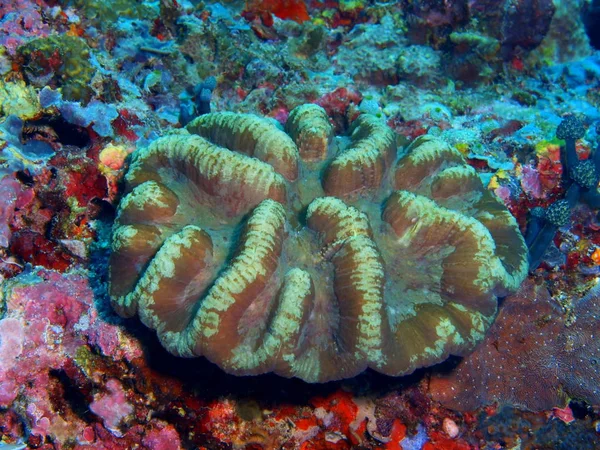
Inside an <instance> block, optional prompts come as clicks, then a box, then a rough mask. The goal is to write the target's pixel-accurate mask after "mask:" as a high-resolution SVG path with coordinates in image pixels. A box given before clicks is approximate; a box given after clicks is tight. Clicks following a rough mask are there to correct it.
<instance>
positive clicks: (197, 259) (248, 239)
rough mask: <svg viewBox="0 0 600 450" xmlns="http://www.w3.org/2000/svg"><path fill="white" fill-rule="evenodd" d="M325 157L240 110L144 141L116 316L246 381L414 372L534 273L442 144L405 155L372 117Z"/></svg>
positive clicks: (118, 230) (489, 200) (430, 143)
mask: <svg viewBox="0 0 600 450" xmlns="http://www.w3.org/2000/svg"><path fill="white" fill-rule="evenodd" d="M314 111H316V110H314ZM316 114H317V116H319V117H321V116H322V114H321V113H320V112H318V113H316ZM308 116H310V117H312V116H311V115H308ZM308 116H307V117H308ZM297 119H298V118H297V116H296V114H293V115H292V117H291V118H290V120H291V121H292V122H291V123H290V125H289V126H288V129H289V130H291V132H292V134H293V135H294V136H295V137H296V138H297V139H298V136H300V135H302V133H297V132H296V131H293V130H303V129H307V128H306V127H304V126H303V125H302V124H300V125H298V124H294V125H292V124H293V123H294V121H295V120H297ZM319 120H321V119H319ZM309 128H310V127H309ZM323 130H324V131H325V133H324V134H323V136H325V135H326V134H328V130H327V129H326V127H324V128H323ZM195 133H198V134H201V135H202V136H204V137H200V136H198V135H197V134H195ZM299 142H303V139H300V140H299ZM300 145H301V147H302V143H301V144H300ZM320 145H324V144H323V142H321V144H320ZM225 147H227V148H225ZM322 152H323V150H318V151H312V150H308V149H307V150H306V151H304V150H303V151H300V152H298V150H297V148H296V145H295V144H294V142H293V141H292V140H291V139H290V138H289V137H288V136H287V135H286V134H285V133H284V132H283V131H281V130H279V129H278V128H277V127H276V126H275V125H274V124H273V123H272V122H269V121H265V120H264V119H261V118H259V117H256V116H251V115H242V114H232V113H212V114H207V115H203V116H201V117H199V118H197V119H196V120H195V121H193V122H192V123H190V124H189V125H188V127H187V130H182V131H179V132H177V133H174V134H172V135H170V136H166V137H163V138H160V139H158V140H157V141H155V142H154V143H152V144H151V145H150V146H149V147H147V148H145V149H141V150H139V151H137V152H136V153H135V154H134V159H133V162H132V164H131V167H130V170H129V172H128V174H127V176H126V196H125V197H124V198H123V200H122V202H121V204H120V207H119V211H118V215H117V219H116V223H115V225H114V231H113V241H112V248H113V253H112V256H111V262H110V281H111V286H110V294H111V299H112V304H113V306H114V308H115V309H116V311H117V312H118V313H119V314H120V315H122V316H127V317H130V316H133V315H135V314H138V315H139V317H140V319H141V320H142V322H144V323H145V324H146V325H147V326H148V327H150V328H152V329H155V330H156V331H157V334H158V337H159V339H160V340H161V342H162V344H163V345H164V346H165V347H166V348H167V349H168V350H169V351H170V352H172V353H174V354H176V355H180V356H200V355H203V356H206V357H207V358H208V359H209V360H211V361H212V362H214V363H216V364H217V365H219V366H220V367H221V368H223V369H224V370H225V371H227V372H230V373H233V374H238V375H249V374H259V373H265V372H271V371H272V372H275V373H277V374H279V375H282V376H285V377H299V378H301V379H303V380H306V381H309V382H324V381H327V380H332V379H340V378H347V377H352V376H354V375H356V374H358V373H360V372H362V371H363V370H365V369H366V368H368V367H371V368H373V369H375V370H377V371H379V372H383V373H385V374H389V375H401V374H405V373H409V372H412V371H414V370H415V369H417V368H419V367H423V366H428V365H431V364H435V363H437V362H440V361H442V360H444V359H445V358H446V357H447V356H448V355H449V354H458V355H463V354H465V353H466V352H468V351H470V350H471V348H472V347H473V346H474V344H475V343H476V342H478V341H479V340H481V339H482V338H483V335H484V333H485V331H486V329H487V327H488V326H489V325H490V323H491V322H492V320H493V318H494V316H495V314H496V306H497V302H496V296H498V295H504V294H506V293H507V292H509V291H511V290H515V289H516V288H517V287H518V286H519V284H520V283H521V281H522V280H523V278H524V277H525V275H526V273H527V257H526V255H527V251H526V247H525V244H524V241H523V238H522V237H521V235H520V233H519V231H518V228H517V224H516V222H515V220H514V219H513V218H512V216H511V215H510V214H509V213H508V211H507V210H506V209H505V208H504V207H503V205H502V204H501V203H500V202H499V201H498V200H497V199H496V198H495V197H494V196H493V195H492V194H490V193H489V192H488V191H487V190H486V189H485V188H484V187H483V185H482V183H481V181H480V180H479V178H478V176H477V174H476V173H475V171H474V170H473V169H471V168H470V167H469V166H467V165H466V164H465V162H464V160H463V159H462V157H461V155H460V153H458V151H456V150H454V149H452V148H451V147H449V146H448V145H446V144H444V143H442V142H441V141H439V140H436V139H431V138H421V139H419V140H417V141H416V142H415V143H413V144H412V145H411V147H410V148H409V149H408V150H407V152H406V154H405V155H404V156H403V157H402V158H400V160H399V161H398V162H397V163H396V164H395V160H396V144H395V136H394V134H393V132H392V131H391V130H390V129H389V128H387V126H385V125H384V124H383V123H381V122H379V121H378V120H377V119H376V118H375V117H373V116H369V115H363V116H361V117H359V119H357V120H356V121H355V123H354V131H353V133H352V136H351V139H350V143H349V144H348V146H347V148H342V149H340V151H339V153H338V155H337V156H336V157H333V158H328V159H324V160H322V161H314V160H313V155H322V154H323V153H322ZM304 157H306V158H307V159H308V160H309V161H304V160H303V158H304ZM297 173H299V174H300V175H301V178H298V179H297V176H296V174H297Z"/></svg>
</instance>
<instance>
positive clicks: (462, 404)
mask: <svg viewBox="0 0 600 450" xmlns="http://www.w3.org/2000/svg"><path fill="white" fill-rule="evenodd" d="M572 317H573V318H574V321H573V320H572V319H569V318H568V316H566V315H565V313H564V312H563V310H562V309H561V308H560V306H559V304H558V302H556V301H555V300H553V299H552V298H551V297H550V294H549V292H548V289H547V288H546V286H545V284H544V283H539V282H536V280H533V279H529V280H527V281H526V282H525V283H524V284H523V286H522V287H521V289H520V290H519V291H518V292H517V293H516V294H514V295H511V296H509V297H507V298H505V299H504V301H503V304H502V308H501V309H500V313H499V315H498V318H497V319H496V322H495V323H494V324H493V325H492V327H491V328H490V330H489V332H488V335H487V336H486V337H485V339H484V341H483V342H482V343H481V344H480V345H479V347H477V349H476V350H475V351H474V352H473V353H472V354H471V355H469V356H467V357H466V358H465V359H464V360H462V361H461V362H460V363H459V364H458V366H457V367H456V368H455V369H454V370H453V371H452V372H450V373H448V374H438V375H433V376H432V379H431V381H430V386H429V390H430V392H431V395H432V396H433V398H434V399H435V400H437V401H440V402H441V403H442V404H444V405H445V406H447V407H450V408H454V409H457V410H459V411H467V410H474V409H476V408H479V407H482V406H486V405H490V404H492V403H498V404H500V405H513V406H518V407H521V408H526V409H529V410H533V411H541V410H549V409H551V408H553V407H561V408H562V407H564V406H565V405H566V404H568V402H569V399H572V398H577V399H581V400H584V401H585V402H588V403H590V404H599V403H600V388H599V386H600V368H599V364H598V361H599V358H600V350H599V346H598V338H599V337H600V336H599V335H598V332H597V327H598V320H599V318H600V296H599V295H598V289H597V288H593V289H592V291H590V292H589V293H588V294H587V295H586V296H584V297H582V298H580V299H577V300H575V301H574V310H573V311H572Z"/></svg>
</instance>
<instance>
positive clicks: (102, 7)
mask: <svg viewBox="0 0 600 450" xmlns="http://www.w3.org/2000/svg"><path fill="white" fill-rule="evenodd" d="M61 3H62V4H63V5H65V6H66V5H68V6H74V7H75V8H76V9H77V10H78V11H81V14H82V16H83V17H85V18H86V20H88V21H90V22H92V23H93V24H94V25H96V26H97V27H99V28H100V29H103V30H105V29H106V28H108V27H109V26H111V25H113V24H114V23H115V22H116V21H117V20H118V19H119V18H129V19H143V20H150V19H155V18H157V17H158V10H157V8H153V7H152V6H151V5H149V4H148V2H144V1H139V0H112V1H108V2H107V1H102V0H99V1H89V0H68V1H67V0H63V1H61Z"/></svg>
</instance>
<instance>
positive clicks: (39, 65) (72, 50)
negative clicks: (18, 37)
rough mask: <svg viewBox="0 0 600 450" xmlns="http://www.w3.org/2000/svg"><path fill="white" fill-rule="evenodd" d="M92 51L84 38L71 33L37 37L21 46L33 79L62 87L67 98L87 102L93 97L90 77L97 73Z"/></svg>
mask: <svg viewBox="0 0 600 450" xmlns="http://www.w3.org/2000/svg"><path fill="white" fill-rule="evenodd" d="M90 53H91V49H90V48H89V46H88V45H87V44H86V42H85V41H84V40H83V39H81V38H79V37H76V36H68V35H61V36H49V37H46V38H38V39H34V40H33V41H31V42H28V43H27V44H25V45H22V46H20V47H19V48H18V50H17V56H18V58H19V59H20V65H21V66H22V67H23V69H24V75H25V78H26V79H27V81H28V82H29V83H31V84H33V85H34V86H38V87H43V86H52V87H61V88H62V89H61V91H62V94H63V96H64V98H65V99H67V100H76V101H84V102H87V101H88V100H89V99H90V98H91V95H92V92H91V88H90V81H91V79H92V77H93V76H94V73H95V69H94V67H93V66H92V64H91V63H90V61H89V59H90Z"/></svg>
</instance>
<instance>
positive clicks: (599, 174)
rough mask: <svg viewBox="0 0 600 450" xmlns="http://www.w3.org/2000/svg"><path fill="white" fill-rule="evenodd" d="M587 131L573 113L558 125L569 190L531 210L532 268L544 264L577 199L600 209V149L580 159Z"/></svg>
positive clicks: (567, 188) (529, 225)
mask: <svg viewBox="0 0 600 450" xmlns="http://www.w3.org/2000/svg"><path fill="white" fill-rule="evenodd" d="M584 134H585V129H584V128H583V124H582V123H581V121H580V119H578V118H577V117H575V116H573V115H570V116H567V117H566V118H565V119H563V120H562V122H561V123H560V124H559V126H558V128H557V129H556V137H557V138H558V139H562V140H564V141H565V151H564V152H563V153H562V158H561V159H562V161H563V167H564V169H563V172H562V174H563V178H564V184H565V190H566V192H565V194H564V198H563V199H560V200H556V201H555V202H553V203H551V204H550V205H549V206H548V207H547V208H546V209H543V208H540V207H538V208H534V209H532V211H531V214H530V220H529V223H528V228H527V235H526V241H527V245H528V247H529V263H530V267H531V269H532V270H534V269H536V268H537V267H538V265H539V264H540V262H541V260H542V257H543V256H544V252H545V251H546V250H547V248H548V246H549V245H550V242H551V241H552V240H553V239H554V235H555V234H556V232H557V230H558V229H559V228H560V227H563V226H565V225H567V224H568V223H569V221H570V216H571V209H572V208H573V207H574V206H575V204H576V203H577V202H579V201H583V202H585V203H587V204H588V205H589V206H590V207H592V208H596V209H597V208H598V207H600V193H598V180H599V178H600V151H598V150H596V151H595V152H594V153H593V154H592V155H590V156H589V159H586V160H583V161H580V160H579V157H578V154H577V150H576V141H577V140H578V139H581V138H582V137H583V136H584Z"/></svg>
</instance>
